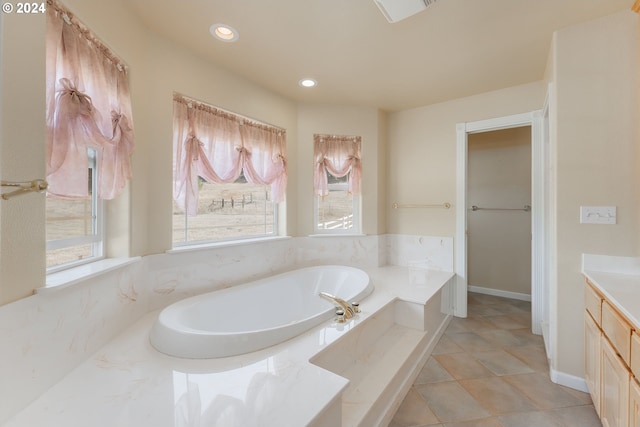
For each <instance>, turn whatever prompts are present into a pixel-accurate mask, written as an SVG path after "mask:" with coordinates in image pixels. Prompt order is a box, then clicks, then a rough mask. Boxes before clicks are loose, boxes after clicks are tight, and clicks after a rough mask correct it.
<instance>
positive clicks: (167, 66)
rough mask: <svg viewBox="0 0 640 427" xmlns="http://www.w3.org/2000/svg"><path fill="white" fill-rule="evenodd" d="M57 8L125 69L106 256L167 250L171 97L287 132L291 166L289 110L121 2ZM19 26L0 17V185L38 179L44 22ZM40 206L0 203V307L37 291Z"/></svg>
mask: <svg viewBox="0 0 640 427" xmlns="http://www.w3.org/2000/svg"><path fill="white" fill-rule="evenodd" d="M64 4H65V5H66V6H67V7H68V8H69V9H70V10H71V11H72V12H73V13H74V14H75V15H76V16H77V17H78V18H79V19H80V20H81V21H83V22H84V23H85V24H86V25H88V26H89V27H90V28H91V29H92V31H93V32H94V33H95V34H96V35H97V36H98V37H99V38H100V39H101V40H103V41H104V42H105V44H107V45H108V46H110V47H111V48H112V49H113V50H114V51H115V52H116V53H117V54H118V55H119V56H120V57H121V58H122V59H123V60H124V62H125V63H127V64H128V66H129V69H130V81H131V91H132V107H133V119H134V126H135V133H136V147H135V152H134V155H133V158H132V166H133V180H132V181H131V183H130V184H129V185H128V187H127V190H126V191H125V193H124V194H123V195H122V196H121V197H120V198H119V199H117V200H115V201H113V202H109V203H108V204H107V205H108V206H107V212H108V214H107V215H108V218H107V226H108V228H109V239H108V240H109V243H110V244H109V246H108V247H107V253H108V255H109V256H129V255H131V256H134V255H145V254H151V253H160V252H164V251H165V250H167V249H170V248H171V227H172V226H171V210H172V183H171V177H172V93H173V91H178V92H182V93H184V94H185V95H188V96H191V97H193V98H196V99H199V100H202V101H204V102H208V103H211V104H213V105H216V106H219V107H221V108H225V109H228V110H231V111H234V112H237V113H240V114H243V115H246V116H248V117H252V118H255V119H257V120H260V121H264V122H267V123H271V124H274V125H276V126H279V127H282V128H284V129H286V130H287V155H288V157H289V158H290V159H296V157H297V150H296V145H297V141H296V137H297V110H296V104H295V103H293V102H291V101H289V100H287V99H285V98H282V97H280V96H277V95H274V94H273V93H270V92H268V91H266V90H264V89H262V88H260V87H258V86H256V85H254V84H252V83H250V82H248V81H246V80H244V79H242V78H240V77H237V76H235V75H233V74H231V73H229V72H227V71H226V70H224V69H222V68H220V67H218V66H216V65H215V64H212V63H210V62H207V61H203V60H201V59H199V58H198V57H196V56H194V55H191V54H189V53H187V51H186V50H185V49H184V48H183V47H181V46H177V45H174V44H172V43H170V42H168V41H167V40H164V39H163V38H162V37H159V36H157V35H155V34H153V33H151V32H149V30H147V29H146V28H145V26H144V25H143V24H142V23H141V22H140V21H139V20H138V19H137V18H136V17H135V16H134V15H133V14H132V13H131V11H130V10H129V8H128V6H127V4H126V1H111V2H105V1H103V0H65V1H64ZM23 18H25V17H22V16H20V15H16V14H12V15H7V16H4V17H3V23H2V24H3V25H2V35H3V37H2V43H3V44H2V54H3V62H2V64H1V66H2V94H3V97H2V101H1V102H2V103H1V104H0V105H1V108H2V110H1V115H2V123H3V124H4V126H3V128H2V130H1V135H0V136H1V141H2V146H1V150H2V153H1V154H2V156H0V157H1V158H2V162H3V163H2V165H0V166H2V172H3V175H2V178H3V179H6V180H31V179H34V178H44V177H45V162H44V153H45V150H44V144H45V102H44V97H45V87H44V82H45V79H44V76H45V19H44V15H33V16H29V17H27V18H28V20H27V19H23ZM25 23H28V24H25ZM373 123H374V124H372V126H374V127H375V126H376V124H375V120H374V122H373ZM7 124H11V125H10V126H7ZM297 172H298V171H297V162H296V161H290V162H289V174H290V179H289V186H288V193H287V196H288V197H287V198H288V201H289V203H287V205H286V212H283V214H282V215H281V217H282V218H283V219H284V223H285V225H286V228H287V231H288V233H290V234H293V235H295V234H296V233H297V222H296V221H297V204H296V193H297V185H298V180H297V179H296V175H297ZM44 202H45V200H44V197H43V196H42V195H35V194H34V195H28V196H23V197H20V198H18V199H15V200H12V201H10V202H4V201H3V202H2V203H1V204H0V210H1V212H0V213H1V216H0V218H1V221H2V222H1V226H0V233H1V235H2V239H1V243H0V252H1V253H2V257H0V266H1V268H2V275H1V276H2V287H1V288H0V304H2V303H6V302H10V301H14V300H16V299H19V298H22V297H25V296H27V295H30V294H31V293H32V291H33V289H35V288H38V287H41V286H43V285H44V280H45V230H44Z"/></svg>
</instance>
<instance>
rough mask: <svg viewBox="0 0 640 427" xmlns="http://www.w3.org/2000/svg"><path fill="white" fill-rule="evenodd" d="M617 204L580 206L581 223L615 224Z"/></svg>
mask: <svg viewBox="0 0 640 427" xmlns="http://www.w3.org/2000/svg"><path fill="white" fill-rule="evenodd" d="M616 220H617V211H616V207H615V206H580V224H615V223H616Z"/></svg>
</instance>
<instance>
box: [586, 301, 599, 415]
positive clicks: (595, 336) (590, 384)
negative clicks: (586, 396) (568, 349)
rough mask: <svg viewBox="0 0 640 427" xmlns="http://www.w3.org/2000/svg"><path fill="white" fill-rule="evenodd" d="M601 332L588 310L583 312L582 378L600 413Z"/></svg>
mask: <svg viewBox="0 0 640 427" xmlns="http://www.w3.org/2000/svg"><path fill="white" fill-rule="evenodd" d="M601 337H602V333H601V332H600V328H599V327H598V324H597V323H596V321H595V320H594V319H593V317H591V315H590V314H589V312H588V311H587V312H585V313H584V350H585V351H584V379H585V381H586V382H587V388H588V389H589V393H591V400H593V406H594V408H595V409H596V412H597V413H598V415H600V366H601V363H600V361H601V352H602V350H601V347H600V344H601Z"/></svg>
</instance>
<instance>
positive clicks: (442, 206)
mask: <svg viewBox="0 0 640 427" xmlns="http://www.w3.org/2000/svg"><path fill="white" fill-rule="evenodd" d="M391 206H392V207H393V209H401V208H444V209H449V208H451V203H441V204H436V205H401V204H399V203H394V204H393V205H391Z"/></svg>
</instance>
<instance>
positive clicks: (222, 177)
mask: <svg viewBox="0 0 640 427" xmlns="http://www.w3.org/2000/svg"><path fill="white" fill-rule="evenodd" d="M173 106H174V122H173V131H174V171H173V184H174V187H173V195H174V207H173V244H174V246H183V245H189V244H201V243H206V242H215V241H225V240H239V239H248V238H256V237H266V236H274V235H278V218H277V212H278V204H279V203H280V202H283V201H284V195H285V192H286V182H287V167H286V156H285V155H286V151H285V131H284V130H283V129H280V128H277V127H274V126H271V125H267V124H265V123H261V122H257V121H255V120H253V119H249V118H247V117H244V116H240V115H237V114H234V113H231V112H229V111H225V110H221V109H219V108H217V107H213V106H211V105H208V104H203V103H201V102H198V101H195V100H193V99H191V98H187V97H184V96H183V95H179V94H175V95H174V103H173Z"/></svg>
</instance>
